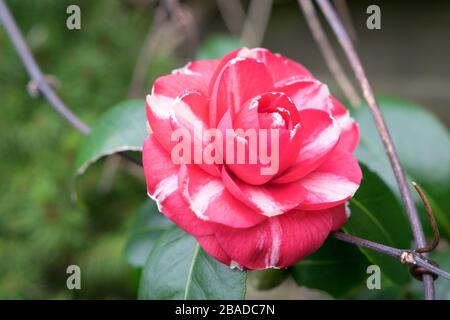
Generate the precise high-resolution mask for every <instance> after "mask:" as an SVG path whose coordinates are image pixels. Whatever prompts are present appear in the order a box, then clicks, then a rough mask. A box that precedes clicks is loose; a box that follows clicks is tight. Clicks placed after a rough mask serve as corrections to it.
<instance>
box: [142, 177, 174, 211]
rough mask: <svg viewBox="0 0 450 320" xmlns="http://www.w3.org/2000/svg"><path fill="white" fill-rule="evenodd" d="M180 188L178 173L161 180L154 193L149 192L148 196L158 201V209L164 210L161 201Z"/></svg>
mask: <svg viewBox="0 0 450 320" xmlns="http://www.w3.org/2000/svg"><path fill="white" fill-rule="evenodd" d="M177 189H178V175H177V174H173V175H171V176H169V177H167V178H165V179H163V180H161V181H160V182H159V183H158V184H157V185H156V187H155V191H153V194H150V193H147V194H148V196H149V197H150V198H151V199H152V200H153V201H155V202H156V205H157V206H158V210H159V211H160V212H162V206H161V202H163V201H164V200H165V199H166V198H167V197H168V196H170V195H171V194H172V193H174V192H175V191H176V190H177Z"/></svg>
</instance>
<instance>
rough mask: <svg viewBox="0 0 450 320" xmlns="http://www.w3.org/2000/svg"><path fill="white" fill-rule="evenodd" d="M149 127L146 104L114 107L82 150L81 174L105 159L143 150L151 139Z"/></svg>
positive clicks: (135, 102) (127, 103)
mask: <svg viewBox="0 0 450 320" xmlns="http://www.w3.org/2000/svg"><path fill="white" fill-rule="evenodd" d="M145 125H146V117H145V103H144V101H142V100H130V101H124V102H120V103H118V104H117V105H115V106H114V107H112V108H111V109H110V110H108V111H107V112H106V113H105V114H103V115H102V116H101V117H100V118H99V119H98V121H97V122H96V123H95V124H94V126H93V127H92V129H91V132H90V134H89V135H88V136H87V137H86V138H85V140H84V141H83V144H82V145H81V148H80V149H79V150H78V154H77V158H76V161H75V168H76V171H77V174H83V173H84V171H86V169H87V168H88V167H89V165H90V164H92V163H94V162H95V161H97V160H98V159H100V158H101V157H103V156H106V155H110V154H113V153H117V152H121V151H142V144H143V143H144V140H145V138H146V137H147V136H148V133H147V130H146V128H145Z"/></svg>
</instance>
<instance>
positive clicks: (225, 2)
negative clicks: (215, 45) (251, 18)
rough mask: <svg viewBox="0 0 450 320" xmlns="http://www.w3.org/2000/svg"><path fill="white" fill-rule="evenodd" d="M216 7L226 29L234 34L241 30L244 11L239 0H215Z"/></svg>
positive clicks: (236, 34)
mask: <svg viewBox="0 0 450 320" xmlns="http://www.w3.org/2000/svg"><path fill="white" fill-rule="evenodd" d="M217 8H218V9H219V12H220V14H221V16H222V19H223V21H224V22H225V25H226V26H227V28H228V30H230V32H231V33H232V34H234V35H235V36H238V35H240V34H241V32H242V26H243V25H244V21H245V11H244V8H243V7H242V5H241V1H240V0H217Z"/></svg>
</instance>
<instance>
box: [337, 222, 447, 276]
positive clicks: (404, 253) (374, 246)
mask: <svg viewBox="0 0 450 320" xmlns="http://www.w3.org/2000/svg"><path fill="white" fill-rule="evenodd" d="M330 236H332V237H334V238H336V239H338V240H341V241H344V242H347V243H351V244H354V245H357V246H361V247H364V248H367V249H370V250H373V251H376V252H379V253H383V254H387V255H389V256H391V257H393V258H395V259H397V260H399V261H400V262H402V263H407V264H409V265H415V264H417V265H419V266H421V267H423V268H425V269H426V270H428V271H430V272H432V273H435V274H437V275H439V276H441V277H443V278H444V279H447V280H450V273H448V272H446V271H444V270H442V269H440V268H438V267H436V266H434V265H432V264H431V263H429V262H428V261H427V260H426V259H424V258H422V256H421V254H420V253H419V252H417V251H411V250H406V249H398V248H393V247H390V246H386V245H383V244H380V243H377V242H373V241H370V240H366V239H362V238H359V237H356V236H352V235H350V234H347V233H343V232H340V231H334V232H332V233H331V234H330ZM405 257H407V258H405Z"/></svg>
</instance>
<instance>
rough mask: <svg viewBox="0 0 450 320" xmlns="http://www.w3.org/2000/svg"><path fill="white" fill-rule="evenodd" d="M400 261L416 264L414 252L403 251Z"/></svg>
mask: <svg viewBox="0 0 450 320" xmlns="http://www.w3.org/2000/svg"><path fill="white" fill-rule="evenodd" d="M400 262H401V263H403V264H410V265H415V264H416V259H414V253H413V252H412V251H403V252H402V254H401V255H400Z"/></svg>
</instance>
